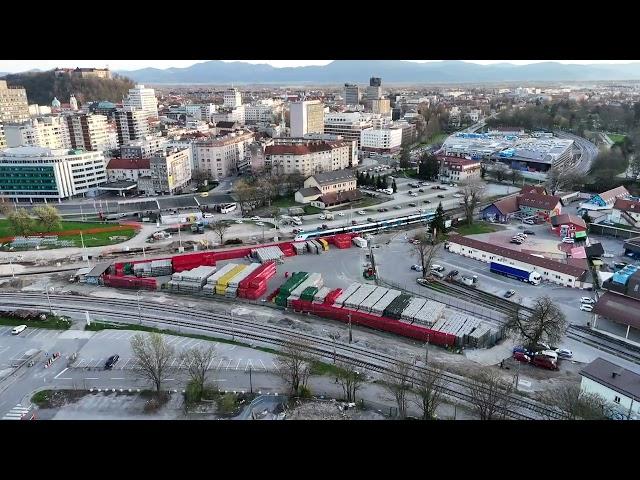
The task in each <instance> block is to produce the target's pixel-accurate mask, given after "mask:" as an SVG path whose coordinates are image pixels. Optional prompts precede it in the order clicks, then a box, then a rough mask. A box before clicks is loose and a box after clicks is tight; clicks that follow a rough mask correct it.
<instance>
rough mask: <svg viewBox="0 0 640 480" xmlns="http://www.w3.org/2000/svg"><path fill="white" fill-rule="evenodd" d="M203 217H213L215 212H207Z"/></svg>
mask: <svg viewBox="0 0 640 480" xmlns="http://www.w3.org/2000/svg"><path fill="white" fill-rule="evenodd" d="M202 218H213V213H205V214H204V215H202Z"/></svg>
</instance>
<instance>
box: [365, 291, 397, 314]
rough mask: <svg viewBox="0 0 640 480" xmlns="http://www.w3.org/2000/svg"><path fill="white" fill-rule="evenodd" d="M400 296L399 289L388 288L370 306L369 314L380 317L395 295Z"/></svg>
mask: <svg viewBox="0 0 640 480" xmlns="http://www.w3.org/2000/svg"><path fill="white" fill-rule="evenodd" d="M399 296H400V291H398V290H393V289H389V291H388V292H387V293H385V294H384V296H383V297H382V298H381V299H380V300H378V301H377V302H376V304H375V305H374V306H373V307H371V312H370V313H371V314H372V315H377V316H378V317H381V316H382V315H383V314H384V311H385V309H386V308H387V307H388V306H389V305H390V304H391V302H393V301H394V300H395V299H396V298H397V297H399Z"/></svg>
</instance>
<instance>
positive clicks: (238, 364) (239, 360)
mask: <svg viewBox="0 0 640 480" xmlns="http://www.w3.org/2000/svg"><path fill="white" fill-rule="evenodd" d="M241 361H242V359H241V358H240V359H238V363H237V364H236V368H235V370H238V367H239V366H240V362H241Z"/></svg>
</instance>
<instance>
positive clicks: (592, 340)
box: [566, 325, 640, 365]
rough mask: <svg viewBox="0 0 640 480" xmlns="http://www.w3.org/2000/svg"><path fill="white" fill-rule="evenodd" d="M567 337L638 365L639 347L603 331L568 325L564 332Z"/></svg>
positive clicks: (639, 358)
mask: <svg viewBox="0 0 640 480" xmlns="http://www.w3.org/2000/svg"><path fill="white" fill-rule="evenodd" d="M566 335H567V337H568V338H572V339H574V340H577V341H579V342H581V343H584V344H587V345H591V346H592V347H594V348H597V349H598V350H602V351H603V352H607V353H610V354H611V355H615V356H616V357H620V358H622V359H624V360H628V361H629V362H633V363H636V364H639V365H640V348H638V347H635V346H633V345H630V344H628V343H626V342H623V341H621V340H616V339H615V338H611V337H609V336H608V335H605V334H603V333H598V332H594V331H593V330H591V329H589V328H588V327H582V326H579V325H570V326H569V328H568V329H567V333H566Z"/></svg>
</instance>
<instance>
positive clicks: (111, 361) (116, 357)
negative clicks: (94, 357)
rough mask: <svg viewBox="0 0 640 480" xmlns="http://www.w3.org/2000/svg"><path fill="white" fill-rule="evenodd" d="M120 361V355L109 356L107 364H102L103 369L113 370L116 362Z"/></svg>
mask: <svg viewBox="0 0 640 480" xmlns="http://www.w3.org/2000/svg"><path fill="white" fill-rule="evenodd" d="M119 359H120V355H117V354H116V355H111V356H110V357H109V358H108V359H107V363H105V364H104V369H105V370H111V369H112V368H113V366H114V365H115V364H116V363H117V362H118V360H119Z"/></svg>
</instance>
